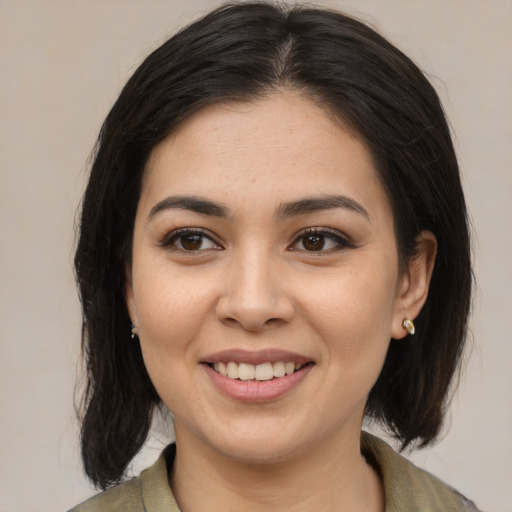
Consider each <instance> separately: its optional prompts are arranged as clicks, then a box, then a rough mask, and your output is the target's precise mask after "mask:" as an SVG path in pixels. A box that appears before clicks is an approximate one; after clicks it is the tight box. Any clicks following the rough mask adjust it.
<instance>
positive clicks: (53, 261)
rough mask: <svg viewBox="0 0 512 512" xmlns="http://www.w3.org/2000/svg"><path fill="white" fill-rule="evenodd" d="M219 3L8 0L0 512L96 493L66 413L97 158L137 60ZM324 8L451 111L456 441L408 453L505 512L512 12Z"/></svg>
mask: <svg viewBox="0 0 512 512" xmlns="http://www.w3.org/2000/svg"><path fill="white" fill-rule="evenodd" d="M215 4H216V3H215V2H212V1H208V0H146V1H143V0H87V1H86V0H82V1H79V0H67V1H66V0H60V1H59V0H0V238H1V240H0V333H1V337H0V379H1V381H0V382H1V384H0V512H5V511H20V512H25V511H26V512H28V511H30V512H37V511H45V512H46V511H50V510H53V511H58V510H65V509H66V508H67V507H70V506H72V505H73V504H75V503H77V502H78V501H80V500H82V499H84V498H86V497H88V496H89V495H90V494H92V492H93V491H92V490H91V488H90V487H89V486H88V484H87V483H86V481H85V479H84V478H83V476H82V473H81V469H80V464H79V458H78V442H77V425H76V423H75V419H74V411H73V405H72V404H73V387H74V377H75V373H76V365H77V360H78V353H79V308H78V302H77V299H76V293H75V288H74V282H73V275H72V270H71V260H72V252H73V240H74V233H73V218H74V213H75V208H76V205H77V203H78V201H79V198H80V194H81V192H82V189H83V185H84V180H85V174H86V168H87V164H86V160H87V157H88V154H89V152H90V150H91V148H92V145H93V143H94V140H95V137H96V134H97V132H98V130H99V127H100V123H101V122H102V119H103V118H104V116H105V115H106V113H107V110H108V109H109V107H110V105H111V104H112V102H113V100H114V99H115V97H116V95H117V93H118V92H119V90H120V87H121V86H122V84H123V83H124V82H125V80H126V79H127V77H128V76H129V75H130V73H131V72H132V71H133V70H134V69H135V66H136V65H137V64H138V63H139V62H140V60H141V58H142V57H143V56H145V55H146V54H147V53H148V52H149V51H150V50H151V49H153V48H155V46H156V45H157V44H158V43H159V42H162V41H163V40H164V39H165V38H166V37H167V36H168V35H170V34H171V33H172V32H174V31H175V29H176V28H177V27H179V26H182V25H183V24H185V23H187V22H188V21H190V20H191V19H193V18H194V17H195V16H196V15H197V14H198V13H201V12H204V10H205V9H207V8H209V7H212V6H213V5H215ZM323 4H324V5H325V4H326V2H323ZM327 5H330V6H333V7H336V6H337V7H340V8H342V9H344V10H346V11H347V12H349V13H360V16H361V17H362V18H363V19H365V20H367V21H369V22H371V23H374V24H375V25H376V26H377V28H378V29H379V30H380V31H381V32H383V33H384V34H385V35H386V36H388V37H389V38H390V39H391V40H392V41H394V42H395V43H396V44H397V45H398V46H399V47H401V48H402V49H403V50H404V51H405V52H406V53H408V54H409V55H411V56H412V57H413V58H414V59H415V60H416V61H417V62H419V63H420V65H421V66H422V67H423V68H424V69H425V70H426V71H427V72H428V73H429V74H430V75H431V76H432V80H433V82H434V83H435V85H436V87H437V89H438V90H439V92H440V94H441V96H442V98H443V101H444V104H445V107H446V110H447V112H448V115H449V117H450V118H451V121H452V124H453V127H454V131H455V132H456V136H457V140H456V145H457V150H458V153H459V156H460V162H461V165H462V170H463V179H464V186H465V190H466V194H467V199H468V203H469V208H470V212H471V215H472V218H473V222H474V227H475V231H476V232H477V235H476V236H475V270H476V276H477V279H478V286H479V288H478V292H477V296H476V301H475V311H474V315H473V321H472V330H473V334H474V350H473V353H472V356H471V359H470V362H469V364H468V366H467V371H466V372H465V375H464V376H463V378H462V381H461V385H460V387H459V390H458V393H457V395H456V397H455V400H454V403H453V407H452V409H451V414H450V416H449V418H448V421H447V428H446V429H445V430H446V435H445V436H444V438H443V440H442V441H441V442H440V443H439V444H438V445H437V446H436V447H435V448H434V449H431V450H428V451H424V452H421V453H419V454H416V455H415V456H414V458H415V460H417V461H419V462H420V463H421V464H422V465H423V466H425V467H427V468H429V469H430V470H431V471H432V472H434V473H436V474H437V475H439V476H440V477H442V478H443V479H446V480H447V481H449V482H451V483H452V484H453V485H454V486H456V487H457V488H459V489H460V490H461V491H462V492H464V493H466V494H468V495H469V496H470V497H472V498H473V499H475V500H476V501H477V502H478V503H479V505H480V507H482V508H483V509H485V510H486V511H488V512H498V511H499V512H511V511H512V485H511V482H512V470H511V460H512V371H511V370H510V368H511V361H512V334H511V332H512V298H511V292H510V290H511V289H512V263H511V261H512V227H511V226H512V206H511V205H512V201H511V198H512V150H511V146H512V122H511V117H512V64H511V63H512V30H511V28H510V27H511V26H512V1H510V0H409V1H408V0H360V1H357V0H339V1H334V0H333V1H330V2H329V3H327ZM158 446H159V441H158V440H156V439H155V438H153V439H152V441H151V442H150V447H149V448H148V449H147V450H146V451H145V452H144V454H143V455H142V457H141V458H140V460H139V462H138V464H137V465H136V468H138V467H141V466H143V465H144V464H147V463H148V462H149V461H151V459H152V458H154V457H155V451H156V449H158Z"/></svg>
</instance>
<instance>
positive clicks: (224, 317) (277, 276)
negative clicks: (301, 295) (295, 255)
mask: <svg viewBox="0 0 512 512" xmlns="http://www.w3.org/2000/svg"><path fill="white" fill-rule="evenodd" d="M284 284H285V278H284V275H283V272H281V271H280V268H279V265H277V264H276V263H275V262H274V263H273V262H272V258H271V257H270V256H269V255H266V254H262V252H260V251H258V252H256V251H253V252H252V253H250V254H248V255H247V257H243V258H240V259H238V260H237V261H232V262H231V264H230V265H229V269H228V270H227V278H226V280H225V282H224V283H223V293H222V294H221V297H220V298H219V300H218V302H217V307H216V315H217V318H218V319H219V320H220V321H221V322H222V323H224V324H225V325H229V326H234V327H236V326H238V327H241V328H243V329H245V330H247V331H252V332H258V331H262V330H267V329H270V328H274V327H277V326H279V325H282V324H286V323H288V322H290V321H291V320H292V318H293V316H294V313H295V311H294V306H293V302H292V300H291V297H290V296H289V294H288V293H286V291H285V289H284V288H285V287H284Z"/></svg>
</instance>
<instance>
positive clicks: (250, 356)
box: [201, 349, 312, 365]
mask: <svg viewBox="0 0 512 512" xmlns="http://www.w3.org/2000/svg"><path fill="white" fill-rule="evenodd" d="M230 361H233V362H235V363H246V364H254V365H257V364H263V363H277V362H278V361H283V362H293V363H295V364H306V363H308V362H310V361H312V360H311V358H308V357H305V356H302V355H300V354H295V353H293V352H288V351H286V350H275V349H264V350H244V349H230V350H223V351H221V352H215V353H214V354H210V355H208V356H206V357H204V358H203V359H202V361H201V362H203V363H220V362H224V363H225V362H230Z"/></svg>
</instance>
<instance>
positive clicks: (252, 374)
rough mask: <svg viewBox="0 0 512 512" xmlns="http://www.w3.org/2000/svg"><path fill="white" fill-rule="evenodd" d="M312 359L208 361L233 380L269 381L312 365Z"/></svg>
mask: <svg viewBox="0 0 512 512" xmlns="http://www.w3.org/2000/svg"><path fill="white" fill-rule="evenodd" d="M312 364H313V362H312V361H308V362H306V363H304V364H301V363H294V362H292V361H276V362H275V363H270V362H268V363H262V364H249V363H235V362H234V361H227V362H216V363H208V366H209V367H210V368H212V369H213V370H214V371H216V372H217V373H219V374H221V375H223V376H224V377H228V378H229V379H233V380H243V381H269V380H273V379H280V378H282V377H286V376H287V375H292V374H293V373H295V372H297V371H299V370H301V369H302V368H304V367H305V366H310V365H312Z"/></svg>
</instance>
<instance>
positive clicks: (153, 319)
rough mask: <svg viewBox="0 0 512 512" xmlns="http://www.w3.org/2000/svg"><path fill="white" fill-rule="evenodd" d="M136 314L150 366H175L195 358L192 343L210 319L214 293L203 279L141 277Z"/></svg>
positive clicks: (159, 275)
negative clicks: (184, 360)
mask: <svg viewBox="0 0 512 512" xmlns="http://www.w3.org/2000/svg"><path fill="white" fill-rule="evenodd" d="M138 282H139V283H140V287H139V288H138V289H137V288H136V297H137V314H138V320H139V325H140V333H141V334H140V340H141V347H142V351H143V355H144V360H145V362H146V365H147V366H148V370H149V369H150V368H151V367H155V366H156V367H159V366H162V365H165V366H166V367H168V366H169V365H175V364H176V363H177V362H179V361H183V359H184V358H186V359H192V358H193V357H194V344H193V340H194V338H195V337H196V335H197V333H198V332H199V330H200V329H201V328H202V326H203V324H204V322H205V321H207V319H208V318H209V315H210V312H211V308H212V302H213V296H214V292H213V289H212V286H210V287H206V286H205V282H204V280H203V279H202V278H201V277H198V278H192V279H191V278H190V277H187V276H184V275H175V273H171V272H169V269H165V271H161V272H159V271H157V270H156V269H155V271H154V272H151V273H148V274H147V275H145V276H140V280H139V281H138Z"/></svg>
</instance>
